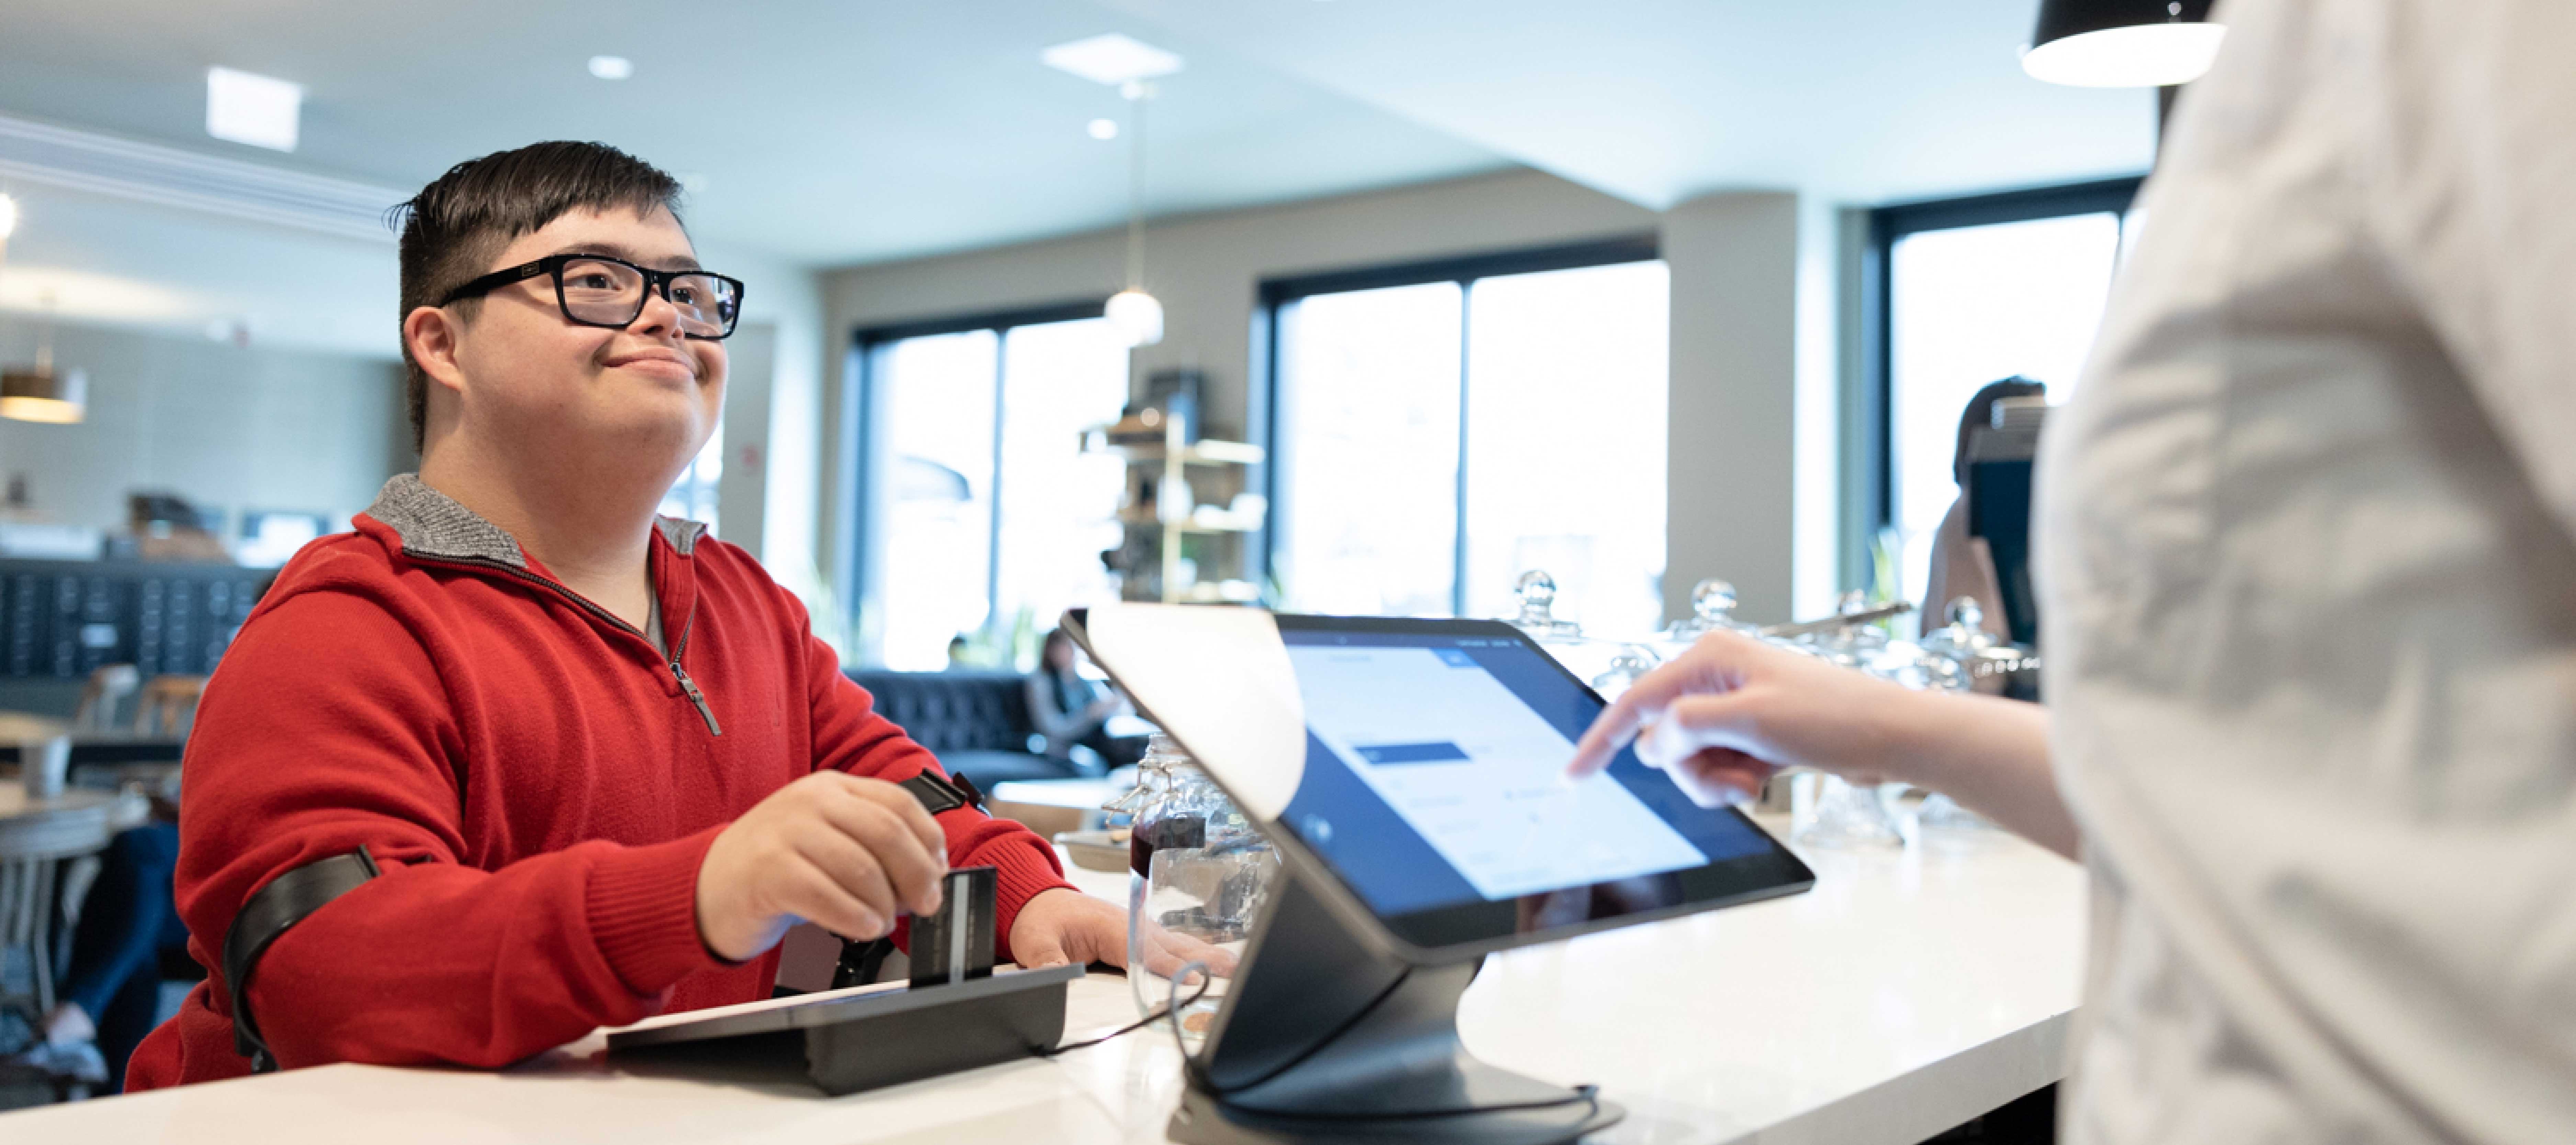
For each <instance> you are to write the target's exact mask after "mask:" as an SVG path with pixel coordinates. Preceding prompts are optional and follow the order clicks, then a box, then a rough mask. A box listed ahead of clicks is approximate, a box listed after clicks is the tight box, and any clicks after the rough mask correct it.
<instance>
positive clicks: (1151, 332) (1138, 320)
mask: <svg viewBox="0 0 2576 1145" xmlns="http://www.w3.org/2000/svg"><path fill="white" fill-rule="evenodd" d="M1103 317H1106V318H1108V319H1109V325H1110V326H1111V327H1112V328H1113V329H1116V330H1117V331H1118V336H1119V337H1121V338H1124V339H1126V341H1127V344H1128V345H1129V346H1131V347H1132V346H1151V345H1153V344H1154V343H1156V342H1160V341H1162V340H1163V304H1162V303H1161V302H1159V301H1156V300H1155V298H1154V296H1153V295H1151V294H1147V293H1145V292H1144V291H1142V290H1137V289H1134V288H1129V289H1126V290H1121V291H1119V292H1118V293H1116V294H1112V295H1110V296H1109V309H1108V310H1107V311H1106V312H1105V313H1104V314H1103Z"/></svg>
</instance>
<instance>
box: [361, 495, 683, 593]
mask: <svg viewBox="0 0 2576 1145" xmlns="http://www.w3.org/2000/svg"><path fill="white" fill-rule="evenodd" d="M367 515H368V516H370V517H373V518H375V519H376V520H379V521H382V522H384V523H385V525H386V526H387V527H389V528H391V529H393V531H394V533H395V534H396V535H398V536H400V537H401V538H402V547H403V553H404V554H405V555H407V556H414V557H429V558H433V559H446V560H479V561H490V562H492V563H495V564H501V565H507V566H509V567H511V568H514V569H524V568H526V567H528V556H527V554H526V553H524V552H522V551H520V549H519V542H518V539H517V538H515V537H512V536H511V535H510V534H509V533H508V532H507V531H505V530H503V529H502V528H501V526H499V525H495V524H493V523H492V522H490V521H486V520H484V519H483V518H482V517H481V516H479V515H477V514H476V513H475V512H474V510H472V509H468V508H466V507H465V506H463V505H460V504H457V503H456V499H455V498H453V497H450V496H448V495H447V494H445V493H441V492H439V491H438V490H436V489H432V488H430V487H429V486H428V485H426V484H424V483H422V481H421V479H420V475H419V474H416V473H404V474H399V475H397V476H396V477H394V479H393V480H391V481H387V482H385V487H384V489H383V490H382V491H380V492H378V493H377V494H376V503H375V504H373V505H369V506H367ZM653 525H654V527H655V528H657V529H660V530H661V531H662V539H663V540H665V541H668V542H670V545H671V548H672V550H673V551H674V552H677V553H679V554H680V555H681V556H684V557H685V556H688V555H689V554H690V553H691V552H692V551H694V550H695V549H696V548H697V547H698V537H699V536H700V535H701V534H703V533H705V532H706V529H707V527H706V526H705V525H702V524H699V523H698V522H696V521H683V520H680V519H678V518H676V517H655V518H653Z"/></svg>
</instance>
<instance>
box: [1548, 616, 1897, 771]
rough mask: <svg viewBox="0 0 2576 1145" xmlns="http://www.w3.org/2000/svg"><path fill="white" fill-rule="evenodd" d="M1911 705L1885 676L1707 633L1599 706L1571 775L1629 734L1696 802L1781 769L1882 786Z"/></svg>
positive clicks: (1643, 756)
mask: <svg viewBox="0 0 2576 1145" xmlns="http://www.w3.org/2000/svg"><path fill="white" fill-rule="evenodd" d="M1915 703H1916V694H1915V693H1912V692H1908V691H1906V690H1905V689H1903V688H1901V687H1898V686H1897V685H1895V684H1891V683H1888V682H1887V681H1884V680H1879V679H1876V678H1873V677H1870V676H1867V675H1863V674H1861V673H1859V672H1855V671H1852V670H1850V669H1847V668H1842V667H1837V666H1835V665H1833V664H1830V663H1827V662H1825V661H1823V660H1818V659H1816V658H1814V657H1810V656H1802V655H1799V654H1798V653H1796V652H1791V651H1788V650H1786V649H1782V648H1775V647H1772V646H1770V645H1767V644H1764V643H1762V642H1761V641H1759V640H1755V639H1753V638H1751V637H1747V636H1741V635H1738V634H1735V633H1732V632H1716V633H1711V634H1709V635H1707V636H1704V637H1701V638H1700V641H1699V643H1697V644H1695V645H1692V646H1691V649H1690V651H1688V652H1685V653H1683V654H1682V655H1681V656H1679V657H1677V658H1675V659H1674V660H1673V661H1672V662H1671V663H1669V664H1666V665H1664V666H1663V667H1660V668H1657V669H1655V670H1654V671H1652V672H1649V673H1647V674H1646V676H1645V677H1644V678H1642V679H1640V680H1638V681H1637V682H1636V684H1635V685H1633V686H1631V687H1630V688H1629V689H1628V690H1627V692H1626V693H1624V694H1622V695H1621V696H1620V697H1619V699H1618V702H1616V703H1613V704H1611V705H1610V707H1609V709H1608V710H1607V711H1604V712H1602V713H1601V718H1600V719H1598V720H1595V721H1593V724H1592V728H1591V730H1590V731H1587V732H1585V733H1583V739H1582V742H1580V743H1577V744H1576V745H1575V748H1574V760H1573V762H1572V763H1570V764H1568V765H1567V767H1566V774H1567V775H1568V777H1570V778H1575V779H1581V778H1583V777H1586V776H1589V775H1592V774H1595V773H1597V772H1599V771H1600V770H1601V769H1602V768H1605V767H1608V766H1609V765H1610V757H1611V756H1613V755H1616V754H1618V751H1619V749H1620V748H1622V747H1625V746H1627V744H1628V743H1629V742H1630V741H1632V740H1633V741H1635V743H1636V745H1637V759H1638V761H1639V762H1641V763H1644V764H1645V765H1646V766H1648V767H1653V768H1660V769H1662V770H1663V771H1664V772H1665V773H1666V774H1668V775H1670V776H1672V778H1673V782H1674V784H1675V785H1677V786H1679V787H1680V788H1681V789H1682V791H1683V792H1684V793H1685V794H1688V795H1689V796H1690V797H1691V800H1692V801H1693V802H1696V803H1698V804H1700V805H1701V806H1703V807H1714V806H1719V805H1721V804H1726V803H1738V802H1743V801H1745V800H1748V799H1751V798H1752V797H1754V796H1755V795H1757V794H1759V793H1760V792H1761V790H1762V783H1763V781H1764V780H1766V779H1769V778H1770V777H1771V774H1772V773H1773V772H1776V771H1778V770H1780V769H1781V768H1785V767H1812V768H1815V769H1817V770H1819V771H1829V772H1834V773H1836V774H1839V775H1842V776H1844V777H1846V778H1849V779H1852V780H1854V781H1856V782H1864V783H1872V782H1878V781H1879V780H1882V779H1885V778H1890V777H1891V774H1890V772H1891V770H1892V769H1893V768H1896V767H1898V766H1899V765H1901V763H1902V762H1903V759H1904V751H1903V748H1902V745H1903V743H1904V742H1905V740H1906V732H1907V730H1908V724H1909V721H1911V720H1912V719H1913V713H1912V712H1911V708H1912V707H1913V706H1914V704H1915ZM1895 777H1896V778H1902V777H1901V776H1895Z"/></svg>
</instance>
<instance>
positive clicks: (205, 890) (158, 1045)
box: [127, 476, 1066, 1090]
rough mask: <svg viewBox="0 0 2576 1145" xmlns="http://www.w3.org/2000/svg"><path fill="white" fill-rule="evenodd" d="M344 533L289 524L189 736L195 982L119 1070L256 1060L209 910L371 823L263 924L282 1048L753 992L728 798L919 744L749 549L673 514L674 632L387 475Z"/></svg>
mask: <svg viewBox="0 0 2576 1145" xmlns="http://www.w3.org/2000/svg"><path fill="white" fill-rule="evenodd" d="M355 524H356V525H357V532H355V533H351V534H343V535H341V536H337V537H332V538H328V539H325V540H322V541H318V542H315V543H314V544H311V545H308V546H306V547H305V548H304V550H303V551H302V552H300V553H298V554H296V557H295V559H294V560H292V561H290V562H288V564H287V566H286V568H285V569H284V570H283V571H282V572H280V574H279V575H278V579H277V584H276V586H275V587H274V588H272V589H271V590H270V591H269V594H268V596H267V598H266V599H264V600H262V601H261V602H260V605H259V608H258V610H257V611H255V612H253V613H252V614H251V617H250V620H249V621H248V622H247V623H246V624H244V625H243V627H242V631H241V634H240V635H239V636H238V637H237V638H236V639H235V640H234V642H233V644H232V646H231V648H230V649H229V650H227V651H226V652H225V654H224V658H223V662H222V665H221V667H219V668H218V669H217V670H216V672H215V675H214V678H213V680H212V681H210V682H209V683H208V684H207V687H206V693H205V697H204V700H203V702H202V703H201V705H200V706H199V708H198V713H197V720H196V725H195V728H194V730H193V731H192V732H191V734H190V736H189V740H188V776H187V784H186V787H185V794H184V796H183V798H182V805H181V814H180V820H179V823H180V827H179V833H180V844H179V866H178V874H177V884H178V885H177V889H178V901H179V911H180V914H181V916H182V917H183V918H185V919H186V920H187V923H188V933H189V935H190V944H189V945H190V953H192V954H194V955H195V956H196V959H197V961H198V963H199V964H201V965H204V966H208V967H213V968H215V973H214V974H213V976H211V977H209V978H208V979H207V981H206V982H204V983H202V984H200V985H199V986H198V987H197V988H196V989H195V990H193V991H191V992H190V993H189V995H188V999H187V1002H186V1004H185V1005H184V1006H182V1007H181V1009H180V1012H179V1016H178V1017H177V1018H175V1019H173V1020H172V1021H170V1022H169V1023H167V1024H164V1025H163V1026H162V1027H161V1028H159V1029H157V1030H154V1031H153V1032H152V1035H151V1036H150V1037H149V1038H147V1039H145V1041H144V1043H143V1045H142V1047H141V1048H140V1049H138V1050H136V1051H135V1055H134V1059H133V1062H132V1064H131V1065H130V1067H129V1069H128V1073H127V1085H128V1086H129V1087H130V1088H132V1089H138V1090H139V1089H149V1088H153V1087H156V1086H163V1085H171V1084H176V1083H180V1082H192V1081H206V1080H211V1079H215V1078H223V1077H233V1076H237V1075H241V1074H245V1073H248V1072H249V1071H250V1063H249V1060H248V1059H246V1058H244V1057H243V1056H241V1054H239V1053H238V1052H236V1051H235V1050H234V1048H233V1029H232V1018H231V1014H232V1001H231V998H230V995H229V994H228V993H227V987H226V985H225V983H224V980H223V974H222V970H221V967H222V959H221V953H222V945H223V936H224V932H225V929H226V928H227V927H229V926H230V925H231V924H232V920H233V914H234V912H235V911H236V910H238V909H239V908H240V906H241V904H242V903H243V901H245V900H246V899H247V898H249V896H250V895H251V894H252V892H254V891H256V890H257V889H259V888H260V887H262V886H265V885H267V883H268V882H269V880H271V879H274V878H276V877H277V876H278V875H280V874H283V873H285V872H287V871H290V870H293V869H295V868H296V867H299V866H302V865H303V864H306V863H309V862H312V861H314V860H316V859H321V858H327V857H329V856H332V855H338V854H343V853H346V852H348V851H350V850H352V849H355V848H356V847H358V846H359V845H361V844H364V845H365V846H366V847H367V848H368V850H369V851H370V852H371V853H372V854H373V855H374V856H375V858H376V860H377V862H378V863H379V864H380V865H381V866H382V868H383V870H384V874H383V875H382V876H380V877H378V878H376V879H374V880H371V881H369V882H367V883H366V884H364V885H362V886H360V887H358V888H357V889H356V890H353V891H350V892H349V893H348V894H346V895H343V896H342V897H340V898H339V899H336V900H334V901H332V902H331V903H330V904H329V905H327V906H325V907H323V908H322V909H321V910H318V911H316V912H314V914H313V915H312V916H310V917H308V918H306V919H305V920H304V921H303V922H302V923H300V924H298V925H296V926H295V927H294V928H293V929H291V930H289V931H287V932H286V933H285V934H284V935H283V936H281V937H279V938H278V939H277V941H276V942H275V943H274V944H273V945H271V946H270V947H269V949H268V951H267V953H266V955H265V956H264V957H263V958H262V959H261V961H260V963H259V974H258V976H257V977H256V978H255V979H253V982H254V986H253V989H252V999H253V1002H254V1004H255V1007H256V1009H257V1013H258V1016H259V1024H260V1029H261V1032H262V1033H263V1034H264V1035H265V1036H266V1038H267V1040H268V1043H269V1046H270V1048H271V1049H272V1050H273V1051H274V1052H275V1053H276V1055H277V1057H278V1060H279V1062H280V1063H281V1064H283V1065H284V1066H286V1067H288V1068H293V1067H295V1066H303V1065H317V1064H321V1063H325V1062H334V1061H355V1062H376V1063H385V1064H428V1063H449V1064H459V1065H470V1066H498V1065H502V1064H505V1063H508V1062H511V1061H515V1060H518V1059H520V1058H524V1057H527V1056H529V1055H531V1054H534V1053H537V1052H539V1051H542V1050H545V1049H548V1048H550V1047H553V1046H556V1045H560V1044H562V1043H564V1042H567V1041H571V1040H573V1039H575V1038H578V1037H580V1036H582V1035H583V1034H586V1033H588V1032H589V1031H590V1030H591V1029H592V1028H593V1027H596V1026H602V1025H622V1024H624V1023H628V1022H633V1021H636V1020H638V1019H641V1018H644V1017H646V1016H648V1015H651V1014H653V1013H656V1012H666V1011H673V1010H688V1009H696V1008H700V1007H706V1006H719V1005H727V1004H731V1003H736V1002H748V1001H753V1000H756V999H760V998H766V997H768V996H769V995H770V992H771V988H772V983H773V981H774V979H775V976H776V972H777V965H778V956H777V952H776V951H775V950H772V951H770V952H769V953H766V954H763V955H761V956H760V957H759V958H756V959H753V960H752V961H750V962H746V963H741V964H738V965H737V964H731V963H727V962H725V961H723V960H721V959H719V958H717V957H716V956H715V955H713V954H712V953H710V952H709V951H708V950H707V948H706V946H705V944H704V943H703V942H702V941H701V940H700V939H699V937H698V929H697V877H698V865H699V862H700V860H701V859H703V858H704V857H705V855H706V850H707V845H708V844H709V843H710V842H712V841H713V840H714V838H715V835H716V833H717V832H718V831H720V830H722V829H723V828H724V827H725V825H726V824H729V823H731V822H732V821H733V820H734V818H735V817H736V816H739V815H741V814H742V813H743V812H745V811H748V810H750V809H751V807H752V805H753V804H755V803H758V802H760V800H761V799H763V798H765V797H766V796H768V795H769V794H770V793H771V792H774V791H776V790H778V789H779V788H781V787H784V786H786V785H787V784H788V783H789V782H791V781H793V780H795V779H796V778H797V777H798V776H801V775H805V774H807V773H809V772H811V771H814V770H816V769H818V768H826V767H829V768H838V769H840V770H843V771H847V772H850V773H851V774H854V775H861V776H868V777H872V778H877V779H884V780H889V781H900V780H903V779H907V778H910V777H911V776H913V775H914V774H917V773H919V772H921V771H924V770H936V769H937V767H938V765H937V763H936V762H935V761H934V760H933V759H932V758H931V755H930V752H929V751H928V750H927V749H924V748H923V747H921V745H919V744H916V743H914V742H912V740H911V739H909V738H907V737H906V736H905V735H904V733H903V729H901V728H898V727H896V726H895V725H894V724H892V723H890V722H888V721H887V720H885V719H884V718H882V717H880V716H878V715H876V714H875V713H874V711H873V710H872V706H871V702H870V700H869V697H868V695H867V693H866V692H864V691H862V690H861V689H860V688H859V687H858V686H857V685H855V684H853V683H851V682H850V681H849V679H848V678H847V677H845V676H843V675H841V672H840V665H839V662H838V659H837V658H836V657H835V656H834V655H833V653H832V651H831V649H830V648H829V647H828V646H826V645H824V644H823V643H821V642H820V641H817V640H815V639H814V637H813V634H812V632H811V630H810V628H809V627H808V625H807V623H806V618H805V611H804V608H803V607H802V606H801V605H800V604H799V603H798V602H797V600H796V598H795V597H794V596H793V595H791V594H790V593H788V592H787V591H786V590H784V589H782V588H780V587H779V586H778V585H777V584H776V583H775V582H773V581H771V580H770V579H769V576H768V574H767V573H765V572H763V571H762V569H761V567H760V566H759V564H758V563H757V562H755V561H753V560H752V558H751V557H750V555H749V554H747V553H745V552H743V551H742V550H741V549H738V548H735V547H734V546H731V545H727V544H723V543H721V542H717V541H713V540H708V539H701V538H700V536H699V531H698V528H697V526H695V525H694V524H691V523H687V522H678V521H669V520H665V521H663V522H661V523H660V528H659V529H658V530H657V532H656V535H655V536H654V538H653V542H652V557H651V561H652V573H653V583H654V587H655V590H656V592H657V593H658V595H659V598H660V602H661V607H662V617H663V630H664V632H665V634H666V640H667V643H668V646H669V652H668V655H665V654H664V652H663V651H662V650H660V649H657V648H655V647H654V645H653V643H652V642H651V641H650V640H648V639H646V638H645V636H644V634H642V633H640V632H638V631H636V630H635V629H634V628H633V627H632V626H630V625H627V624H625V623H623V622H621V621H619V620H617V619H616V618H615V617H614V616H612V615H611V614H609V613H607V612H606V611H604V610H602V609H600V608H599V607H598V606H596V605H594V604H591V603H590V602H588V601H586V600H583V599H582V598H581V597H579V596H578V595H576V594H575V593H573V592H572V591H571V590H569V589H567V588H565V587H564V586H563V585H562V584H561V583H560V582H559V581H557V580H556V579H555V578H554V577H553V575H552V574H550V573H548V572H547V571H546V569H545V568H544V566H542V565H541V564H539V563H538V562H537V561H536V560H534V559H533V558H530V557H528V556H526V555H525V553H524V552H522V551H521V550H520V548H519V546H518V544H517V542H516V541H514V540H512V539H511V538H510V536H509V535H508V534H507V533H505V532H503V531H502V530H501V529H500V528H498V527H497V526H494V525H492V524H491V523H490V522H487V521H484V520H483V519H482V518H480V517H477V516H475V515H474V514H473V513H472V512H471V511H469V510H467V509H466V508H465V507H464V506H462V505H459V504H457V503H456V502H455V501H453V500H450V499H448V498H447V497H445V496H443V495H441V494H439V493H438V492H436V491H435V490H432V489H430V488H429V487H428V486H426V485H424V484H422V483H421V482H420V481H419V480H418V479H417V478H414V477H410V476H404V477H397V478H395V479H394V480H393V481H392V482H390V483H388V484H387V485H386V486H385V491H384V493H383V495H381V496H380V497H379V498H378V499H377V501H376V504H375V505H374V507H372V508H370V509H369V510H368V511H367V512H366V514H364V515H362V516H360V517H358V518H357V519H356V521H355ZM939 824H940V826H941V827H942V828H943V829H944V830H945V831H946V832H947V835H948V859H949V862H950V863H951V864H952V865H956V866H971V865H979V864H987V863H989V864H991V865H993V866H995V867H998V868H999V869H1000V880H999V882H1000V891H1001V893H1000V896H999V897H1000V917H999V918H998V919H997V920H996V921H997V924H998V926H997V929H998V931H999V933H1000V934H1001V935H1003V936H1005V939H1004V949H1003V950H1001V951H1000V952H999V953H1000V955H1001V957H1002V958H1003V959H1006V960H1007V959H1008V958H1009V957H1010V952H1009V950H1008V945H1007V943H1008V940H1007V936H1008V935H1009V934H1010V928H1011V922H1012V919H1013V918H1014V917H1015V916H1016V915H1017V913H1018V911H1019V908H1020V906H1021V904H1023V903H1025V902H1027V901H1028V899H1029V897H1030V896H1032V895H1035V894H1037V893H1038V892H1039V891H1042V890H1046V889H1049V888H1053V887H1058V886H1064V885H1066V884H1065V883H1064V880H1063V869H1062V868H1061V867H1059V866H1058V865H1057V864H1056V858H1055V852H1054V850H1053V849H1052V848H1050V847H1048V846H1047V845H1046V844H1045V843H1044V842H1043V841H1041V840H1040V839H1039V838H1038V837H1037V836H1036V835H1034V834H1032V833H1030V832H1029V831H1028V830H1026V829H1024V828H1022V827H1020V826H1018V825H1016V824H1012V823H1008V822H1004V821H998V820H992V819H988V818H986V817H984V815H983V814H982V813H981V812H978V811H975V810H972V809H959V810H955V811H950V812H947V813H945V814H943V815H940V816H939Z"/></svg>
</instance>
